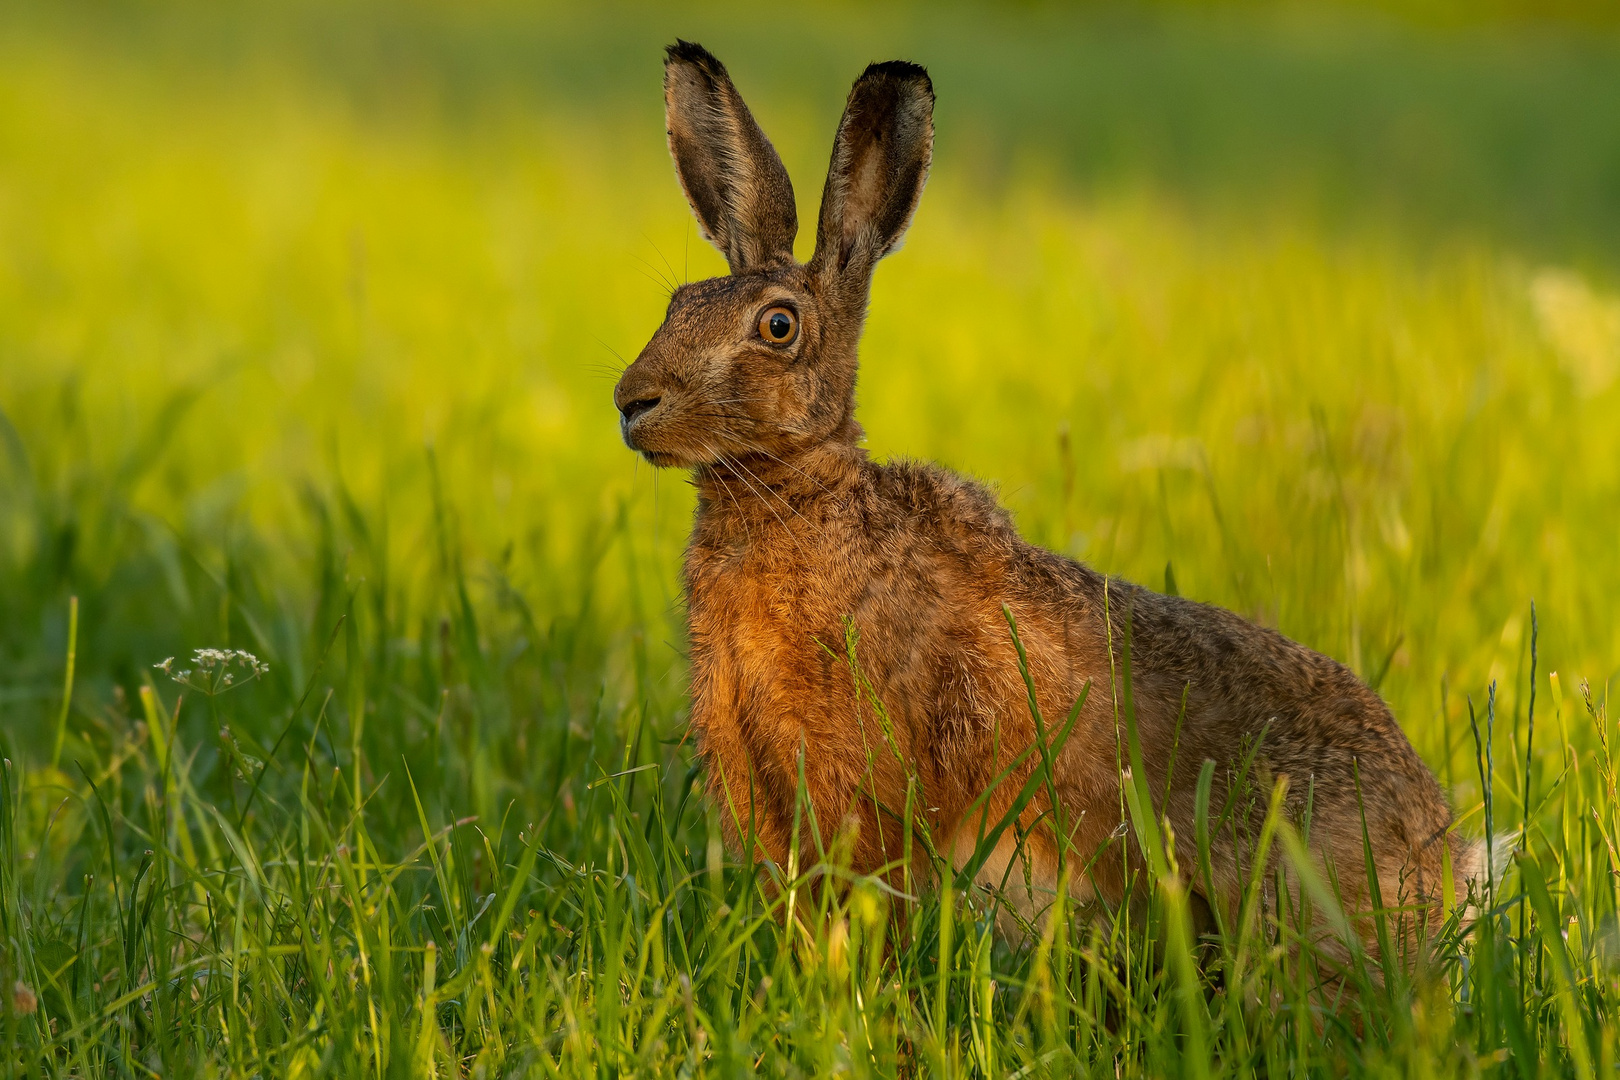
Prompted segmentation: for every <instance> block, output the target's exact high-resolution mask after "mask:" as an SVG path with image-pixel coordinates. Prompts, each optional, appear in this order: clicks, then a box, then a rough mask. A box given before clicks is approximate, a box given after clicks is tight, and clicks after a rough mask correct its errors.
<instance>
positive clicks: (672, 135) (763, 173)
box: [664, 41, 799, 274]
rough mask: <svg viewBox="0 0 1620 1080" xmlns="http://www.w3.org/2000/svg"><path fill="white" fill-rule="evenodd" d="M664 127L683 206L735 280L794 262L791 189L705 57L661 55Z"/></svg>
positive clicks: (674, 48) (681, 52) (697, 50)
mask: <svg viewBox="0 0 1620 1080" xmlns="http://www.w3.org/2000/svg"><path fill="white" fill-rule="evenodd" d="M664 51H665V53H666V54H667V57H666V59H665V60H664V119H665V123H664V126H665V127H666V128H668V129H669V153H670V156H671V157H673V158H674V159H675V173H676V175H677V176H679V177H680V180H681V187H682V188H683V189H685V191H686V200H687V201H688V202H690V203H691V204H692V211H693V212H694V213H695V214H697V219H698V225H699V226H701V227H702V229H703V235H704V237H705V238H707V239H708V241H709V243H711V244H713V245H714V246H715V247H717V248H719V249H720V252H721V254H723V255H724V256H725V257H726V261H727V262H728V263H730V264H731V272H732V273H733V274H740V273H744V272H745V271H748V270H756V269H758V268H760V267H762V266H768V265H770V264H772V263H776V262H782V261H784V260H791V259H792V258H793V237H794V236H795V235H796V234H797V233H798V231H799V216H798V211H797V210H796V209H795V208H794V205H793V184H792V182H791V181H789V180H788V174H787V170H786V169H784V168H783V167H782V159H781V158H779V157H777V156H776V149H775V148H774V147H773V146H771V143H770V140H769V139H767V138H765V133H764V132H763V131H761V130H759V125H758V124H756V123H755V122H754V117H753V114H751V113H750V112H749V111H748V106H747V105H744V104H743V99H742V96H741V95H740V94H738V93H737V88H736V87H735V86H733V85H731V76H729V75H727V74H726V68H725V65H724V64H722V63H720V61H718V60H716V59H715V58H714V57H713V56H712V55H711V54H710V53H709V51H708V50H707V49H705V48H704V47H703V46H701V45H694V44H692V43H691V42H689V41H677V42H675V44H673V45H671V46H669V47H668V48H667V49H665V50H664Z"/></svg>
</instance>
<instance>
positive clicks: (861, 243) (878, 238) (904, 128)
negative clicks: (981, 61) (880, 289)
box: [811, 60, 934, 275]
mask: <svg viewBox="0 0 1620 1080" xmlns="http://www.w3.org/2000/svg"><path fill="white" fill-rule="evenodd" d="M933 154H934V84H933V83H931V82H930V81H929V79H928V72H927V71H925V70H923V69H922V68H921V67H918V66H917V65H916V64H909V63H906V62H905V61H904V60H891V61H889V62H888V63H886V64H873V65H872V66H871V67H869V68H867V69H866V71H865V73H864V74H862V75H861V77H860V78H859V79H857V80H856V81H855V87H854V89H852V90H851V91H850V92H849V103H848V104H847V105H845V106H844V118H843V120H841V121H839V124H838V138H837V140H836V141H835V142H834V143H833V153H832V165H831V167H830V168H829V169H828V170H827V188H826V190H825V191H824V192H823V193H822V196H821V222H820V224H819V225H818V226H817V229H816V254H815V258H814V259H812V260H811V266H812V268H813V269H815V270H816V271H817V272H821V273H827V272H831V273H837V274H844V273H855V274H863V275H864V274H869V273H870V272H871V270H872V266H873V264H874V263H876V262H877V261H878V260H879V259H881V258H882V257H883V256H885V255H887V254H888V253H889V252H891V251H893V250H894V249H895V247H896V246H897V245H898V244H899V242H900V237H901V235H902V234H904V233H905V231H906V226H907V225H909V224H911V215H912V214H913V213H914V212H915V211H916V209H917V200H918V199H919V198H921V197H922V189H923V183H924V182H925V181H926V180H927V179H928V165H929V162H930V161H931V160H932V159H933Z"/></svg>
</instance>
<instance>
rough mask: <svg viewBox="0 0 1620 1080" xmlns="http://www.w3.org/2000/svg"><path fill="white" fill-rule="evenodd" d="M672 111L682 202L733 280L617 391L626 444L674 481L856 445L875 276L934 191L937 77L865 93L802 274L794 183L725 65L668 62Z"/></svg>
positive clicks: (874, 78) (691, 313)
mask: <svg viewBox="0 0 1620 1080" xmlns="http://www.w3.org/2000/svg"><path fill="white" fill-rule="evenodd" d="M664 101H665V110H666V126H667V127H668V129H669V150H670V154H671V155H672V156H673V157H674V158H675V171H676V173H677V174H678V175H679V176H680V180H681V187H682V188H684V189H685V191H686V197H687V200H688V201H689V202H690V203H691V204H692V210H693V212H694V213H695V214H696V215H697V219H698V225H699V226H700V227H701V228H702V230H703V235H704V236H705V237H706V238H708V240H709V241H710V242H711V243H713V244H714V246H715V247H717V248H719V249H720V251H721V252H722V253H723V254H724V255H725V257H726V261H727V262H728V263H730V264H731V273H730V275H729V276H727V277H720V278H712V279H710V280H708V281H699V282H695V283H693V284H689V285H682V286H681V287H680V288H678V289H676V290H675V294H674V296H673V297H671V299H670V303H669V311H668V313H667V314H666V315H665V316H664V323H663V325H662V326H660V327H659V328H658V332H657V333H655V334H654V335H653V337H652V340H651V341H649V342H648V343H647V347H646V348H644V349H642V350H641V355H640V356H638V357H636V360H635V363H633V364H631V365H630V366H629V368H627V369H626V370H625V372H624V375H623V376H622V377H621V378H620V379H619V385H618V386H617V387H616V388H615V390H614V394H613V401H614V404H615V405H616V406H618V409H619V413H620V415H621V417H622V421H621V430H622V432H623V434H624V441H625V442H626V443H627V444H628V445H629V446H630V448H631V449H633V450H637V451H640V452H641V453H642V454H643V455H645V456H646V458H647V459H648V460H649V461H651V462H652V463H653V464H655V465H678V466H698V465H708V464H715V463H718V462H721V461H724V460H726V459H727V458H740V457H751V456H754V455H756V454H764V455H771V456H775V457H784V456H786V455H788V454H793V453H796V452H798V451H801V450H803V449H805V448H808V447H811V446H815V445H818V444H821V443H825V442H829V441H842V442H848V443H851V444H853V443H854V442H855V441H856V440H857V439H858V438H859V436H860V428H859V427H858V426H857V425H856V423H855V417H854V413H855V366H856V355H855V354H856V347H857V345H858V343H859V340H860V333H861V323H862V321H863V320H864V318H865V315H866V299H867V292H868V288H869V286H870V284H871V281H872V269H873V267H874V266H876V265H877V261H878V260H879V259H881V258H882V257H883V256H884V255H886V254H888V253H889V252H890V251H892V250H894V248H895V246H896V245H897V244H898V243H899V241H900V237H901V234H903V233H904V232H905V230H906V226H907V224H909V223H910V221H911V215H912V213H913V211H915V210H916V208H917V199H918V197H919V196H920V195H921V194H922V188H923V182H924V180H926V179H927V176H928V164H929V159H930V157H931V155H932V151H933V141H934V123H933V110H934V91H933V86H932V85H931V84H930V83H929V81H928V73H927V72H925V71H924V70H923V69H922V68H920V67H918V66H917V65H915V64H908V63H904V62H901V61H894V62H890V63H886V64H873V65H872V66H871V67H869V68H867V69H866V72H865V74H863V75H862V76H861V77H860V78H859V79H858V80H856V82H855V87H854V89H852V90H851V91H850V94H849V103H848V104H847V105H846V106H845V107H844V118H843V120H842V121H841V122H840V123H839V125H838V137H837V140H836V141H835V142H834V144H833V153H832V166H831V167H830V169H829V170H828V172H827V186H826V188H825V190H824V192H823V194H822V197H821V221H820V223H819V224H818V226H817V228H816V251H815V255H814V256H812V257H811V259H810V261H809V262H808V263H800V262H798V261H797V260H795V259H794V257H793V238H794V235H795V234H796V233H797V232H798V229H799V223H798V214H797V213H796V212H795V210H794V205H793V185H792V183H791V182H790V181H789V180H788V175H787V170H786V169H784V168H783V167H782V160H781V158H779V157H777V156H776V151H775V149H773V148H772V146H771V144H770V141H769V140H768V139H766V138H765V134H764V132H762V131H760V129H759V125H758V124H756V123H755V122H754V117H753V115H752V114H751V113H749V111H748V106H746V105H744V104H743V100H742V98H741V96H739V95H738V93H737V89H736V87H734V86H733V85H732V84H731V78H730V76H728V75H727V74H726V69H725V67H724V66H723V65H722V64H721V63H720V61H718V60H716V59H715V58H714V57H713V56H711V55H710V54H709V53H708V52H707V51H705V50H704V49H703V48H702V47H701V46H698V45H693V44H690V43H688V42H684V41H682V42H677V43H676V44H674V45H672V46H670V48H669V49H668V58H667V59H666V60H665V61H664Z"/></svg>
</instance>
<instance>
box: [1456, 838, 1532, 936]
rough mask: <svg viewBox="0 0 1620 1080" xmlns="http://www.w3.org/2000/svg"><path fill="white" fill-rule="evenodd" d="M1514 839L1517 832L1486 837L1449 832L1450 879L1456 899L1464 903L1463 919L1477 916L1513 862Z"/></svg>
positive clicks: (1517, 840) (1469, 919)
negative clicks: (1488, 838)
mask: <svg viewBox="0 0 1620 1080" xmlns="http://www.w3.org/2000/svg"><path fill="white" fill-rule="evenodd" d="M1518 843H1519V834H1518V833H1517V832H1511V833H1507V834H1505V835H1497V836H1494V837H1492V838H1491V839H1490V840H1489V841H1487V840H1485V839H1484V838H1483V837H1475V838H1469V837H1466V836H1462V835H1460V834H1457V833H1453V834H1452V836H1451V865H1452V881H1453V883H1454V886H1455V888H1456V890H1457V891H1456V902H1457V903H1458V904H1459V905H1463V906H1464V918H1465V919H1467V920H1468V921H1473V920H1474V919H1477V918H1478V917H1479V916H1480V914H1481V913H1482V911H1483V906H1484V905H1485V904H1486V903H1487V902H1488V898H1489V897H1490V896H1491V894H1492V893H1494V892H1495V891H1496V890H1497V888H1498V887H1499V886H1500V883H1501V881H1502V879H1503V878H1504V877H1506V876H1507V872H1508V870H1509V868H1510V867H1511V866H1512V865H1513V849H1514V848H1515V847H1517V846H1518Z"/></svg>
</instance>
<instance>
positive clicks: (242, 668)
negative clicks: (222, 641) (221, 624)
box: [152, 649, 270, 697]
mask: <svg viewBox="0 0 1620 1080" xmlns="http://www.w3.org/2000/svg"><path fill="white" fill-rule="evenodd" d="M191 662H192V664H193V665H194V666H193V667H189V668H183V669H181V670H180V671H175V670H174V657H172V656H171V657H169V658H168V659H167V660H165V661H163V663H161V664H153V665H152V666H153V667H155V668H157V669H158V670H159V671H161V672H163V673H164V674H165V675H167V676H168V677H169V678H170V679H173V680H174V681H175V682H177V683H179V684H180V685H182V686H187V687H190V688H191V689H193V690H196V691H198V692H199V693H203V694H206V695H208V696H209V697H213V696H214V695H215V694H223V693H224V692H225V691H227V690H231V689H234V688H235V687H237V686H241V685H244V684H246V683H250V682H252V681H253V680H254V679H261V678H263V677H264V676H265V675H267V674H269V673H270V665H269V664H266V663H265V662H263V661H262V660H260V659H259V658H258V657H257V656H254V655H253V654H252V653H250V652H248V651H247V650H245V649H196V650H193V652H192V654H191ZM232 668H236V669H237V670H236V671H232V670H231V669H232ZM239 678H240V681H238V679H239Z"/></svg>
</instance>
